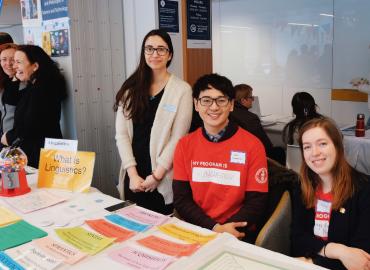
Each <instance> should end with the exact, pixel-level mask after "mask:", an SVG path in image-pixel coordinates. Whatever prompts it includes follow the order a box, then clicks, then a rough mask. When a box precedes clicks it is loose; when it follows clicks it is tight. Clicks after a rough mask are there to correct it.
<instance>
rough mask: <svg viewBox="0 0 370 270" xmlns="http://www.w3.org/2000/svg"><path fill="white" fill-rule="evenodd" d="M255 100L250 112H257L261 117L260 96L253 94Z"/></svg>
mask: <svg viewBox="0 0 370 270" xmlns="http://www.w3.org/2000/svg"><path fill="white" fill-rule="evenodd" d="M253 98H254V100H253V102H252V108H250V109H249V111H250V112H252V113H254V114H257V115H258V117H261V107H260V101H259V99H258V96H253Z"/></svg>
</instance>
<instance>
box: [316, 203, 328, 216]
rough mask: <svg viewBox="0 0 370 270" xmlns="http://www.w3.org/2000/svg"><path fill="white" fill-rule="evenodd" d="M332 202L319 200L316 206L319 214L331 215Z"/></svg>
mask: <svg viewBox="0 0 370 270" xmlns="http://www.w3.org/2000/svg"><path fill="white" fill-rule="evenodd" d="M330 209H331V202H327V201H323V200H318V201H317V205H316V211H317V212H323V213H330Z"/></svg>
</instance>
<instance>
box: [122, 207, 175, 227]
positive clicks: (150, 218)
mask: <svg viewBox="0 0 370 270" xmlns="http://www.w3.org/2000/svg"><path fill="white" fill-rule="evenodd" d="M116 213H117V214H120V215H123V216H125V217H128V218H130V219H134V220H136V221H138V222H141V223H144V224H150V225H161V224H163V223H165V222H166V221H167V220H169V217H167V216H165V215H162V214H159V213H157V212H154V211H151V210H148V209H145V208H143V207H140V206H136V205H134V206H130V207H125V208H122V209H120V210H118V211H117V212H116Z"/></svg>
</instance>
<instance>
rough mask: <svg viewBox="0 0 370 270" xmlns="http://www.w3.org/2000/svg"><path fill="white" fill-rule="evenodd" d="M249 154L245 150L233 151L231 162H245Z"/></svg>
mask: <svg viewBox="0 0 370 270" xmlns="http://www.w3.org/2000/svg"><path fill="white" fill-rule="evenodd" d="M246 157H247V154H246V153H245V152H239V151H231V154H230V162H231V163H237V164H245V159H246Z"/></svg>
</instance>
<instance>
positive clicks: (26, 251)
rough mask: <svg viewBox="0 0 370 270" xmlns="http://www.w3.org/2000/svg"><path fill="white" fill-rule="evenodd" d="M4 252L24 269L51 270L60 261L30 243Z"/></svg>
mask: <svg viewBox="0 0 370 270" xmlns="http://www.w3.org/2000/svg"><path fill="white" fill-rule="evenodd" d="M5 253H6V254H7V255H9V256H10V257H12V259H13V260H14V261H16V262H17V263H19V264H20V265H21V266H23V267H24V268H25V269H40V270H41V269H42V270H53V269H55V268H56V267H58V266H59V265H60V264H61V263H62V260H59V259H57V258H54V257H53V256H51V255H50V254H48V253H46V252H45V251H43V250H41V249H40V248H38V247H36V246H34V245H32V243H28V244H26V245H22V246H19V247H16V248H12V249H8V250H7V251H5Z"/></svg>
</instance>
